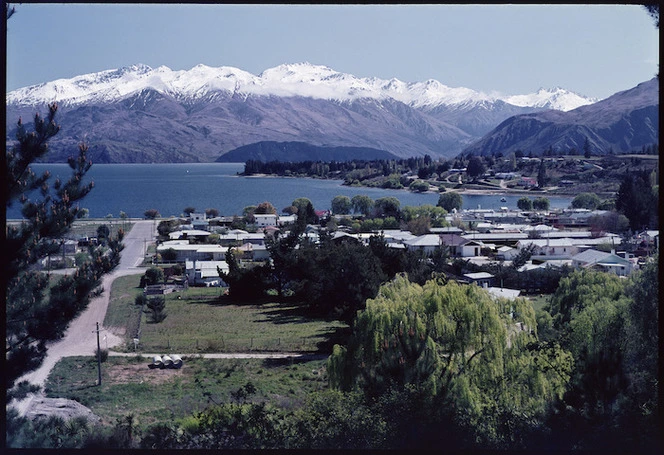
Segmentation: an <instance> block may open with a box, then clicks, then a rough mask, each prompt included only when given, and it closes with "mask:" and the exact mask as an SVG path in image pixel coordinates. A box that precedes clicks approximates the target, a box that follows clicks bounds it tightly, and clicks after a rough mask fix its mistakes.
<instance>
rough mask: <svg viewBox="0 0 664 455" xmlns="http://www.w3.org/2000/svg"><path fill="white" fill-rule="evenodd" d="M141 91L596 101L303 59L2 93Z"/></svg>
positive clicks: (44, 96)
mask: <svg viewBox="0 0 664 455" xmlns="http://www.w3.org/2000/svg"><path fill="white" fill-rule="evenodd" d="M145 89H152V90H156V91H158V92H160V93H164V94H168V95H170V96H172V97H174V98H176V99H179V100H187V99H189V100H192V99H193V100H195V99H198V98H201V97H204V96H206V95H208V94H210V93H214V92H221V91H225V92H231V93H242V94H245V95H258V96H281V97H292V96H302V97H309V98H314V99H325V100H335V101H342V102H343V101H355V100H358V99H375V100H385V99H393V100H396V101H399V102H402V103H404V104H407V105H409V106H410V107H412V108H416V109H423V110H425V111H426V110H431V109H434V108H436V107H438V106H452V107H457V106H476V105H482V106H486V105H489V104H491V103H494V102H496V101H504V102H506V103H508V104H512V105H514V106H519V107H534V108H545V109H557V110H563V111H567V110H571V109H575V108H576V107H579V106H582V105H586V104H591V103H593V102H595V101H597V100H594V99H591V98H586V97H583V96H581V95H578V94H576V93H573V92H570V91H567V90H565V89H562V88H555V89H540V90H538V91H537V92H536V93H533V94H529V95H514V96H506V97H499V96H490V95H487V94H485V93H482V92H477V91H475V90H472V89H469V88H464V87H458V88H453V87H448V86H446V85H444V84H441V83H440V82H438V81H437V80H434V79H429V80H427V81H424V82H402V81H400V80H398V79H395V78H393V79H390V80H383V79H378V78H375V77H372V78H358V77H356V76H353V75H352V74H347V73H340V72H338V71H335V70H333V69H331V68H329V67H327V66H324V65H315V64H311V63H308V62H303V63H292V64H283V65H279V66H276V67H274V68H270V69H266V70H265V71H263V72H262V73H261V74H260V75H258V76H256V75H253V74H251V73H248V72H246V71H243V70H241V69H238V68H233V67H227V66H222V67H219V68H214V67H210V66H207V65H203V64H199V65H196V66H195V67H193V68H191V69H190V70H181V71H173V70H171V69H170V68H168V67H166V66H159V67H158V68H156V69H152V68H151V67H149V66H147V65H143V64H137V65H132V66H127V67H123V68H119V69H115V70H107V71H101V72H98V73H91V74H86V75H82V76H76V77H74V78H71V79H58V80H56V81H52V82H48V83H45V84H40V85H35V86H31V87H25V88H21V89H18V90H14V91H12V92H10V93H8V94H7V104H16V105H34V104H44V103H49V102H53V101H58V102H60V103H63V104H81V103H87V102H113V101H117V100H121V99H124V98H126V97H127V96H130V95H133V94H135V93H140V92H142V91H143V90H145Z"/></svg>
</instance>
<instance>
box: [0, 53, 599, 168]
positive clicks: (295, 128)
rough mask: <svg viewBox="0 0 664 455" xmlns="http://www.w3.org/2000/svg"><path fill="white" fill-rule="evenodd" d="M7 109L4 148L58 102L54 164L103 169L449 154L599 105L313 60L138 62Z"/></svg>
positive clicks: (11, 101) (18, 94) (60, 85)
mask: <svg viewBox="0 0 664 455" xmlns="http://www.w3.org/2000/svg"><path fill="white" fill-rule="evenodd" d="M6 101H7V105H6V118H7V123H6V125H7V142H8V143H9V142H11V141H12V140H13V138H14V137H15V130H16V120H17V119H18V118H19V117H21V118H22V119H23V121H24V123H26V124H27V123H29V119H31V118H32V116H34V114H35V113H36V112H42V113H43V112H44V111H45V109H46V105H47V104H48V103H51V102H54V101H55V102H58V104H59V110H58V117H57V121H58V123H59V124H60V125H61V126H62V128H61V130H60V133H58V135H57V136H56V137H54V138H53V139H52V140H51V142H50V148H51V152H50V153H49V155H48V158H49V160H52V161H64V160H66V158H67V157H68V156H69V155H70V154H71V150H76V146H77V144H78V143H80V142H81V141H85V142H86V143H88V145H89V147H90V154H91V157H92V159H93V160H94V162H97V163H122V162H128V163H146V162H213V161H215V160H217V159H219V158H220V157H221V156H223V155H224V154H226V153H228V152H229V151H231V150H235V149H237V148H239V147H242V146H247V145H250V144H256V143H260V142H280V143H281V142H283V143H287V142H288V143H295V142H299V143H306V144H310V145H312V146H317V147H359V148H367V149H375V150H379V151H386V152H388V153H389V154H391V155H393V156H398V157H403V158H407V157H412V156H423V155H425V154H428V155H430V156H432V157H447V158H449V157H453V156H455V155H457V154H459V153H460V152H462V151H463V150H464V149H465V148H467V147H469V146H470V145H471V144H473V143H475V142H476V141H478V140H479V139H481V138H482V136H484V135H485V134H487V133H488V132H490V131H491V130H492V129H494V128H495V127H496V126H498V125H499V124H500V123H501V122H503V121H505V120H506V119H508V118H510V117H513V116H516V115H522V114H527V113H535V112H541V111H545V110H551V109H554V110H555V112H560V113H563V112H562V111H572V110H574V109H577V108H579V107H580V106H585V105H589V104H592V103H595V102H597V100H595V99H592V98H588V97H584V96H581V95H578V94H575V93H573V92H570V91H567V90H564V89H561V88H555V89H552V90H546V89H540V90H539V91H537V92H536V93H532V94H527V95H510V96H497V95H488V94H486V93H482V92H478V91H475V90H472V89H468V88H462V87H459V88H453V87H448V86H446V85H444V84H442V83H440V82H438V81H435V80H428V81H425V82H402V81H400V80H398V79H390V80H384V79H379V78H375V77H372V78H359V77H356V76H353V75H351V74H345V73H340V72H337V71H334V70H332V69H331V68H328V67H326V66H321V65H312V64H310V63H297V64H284V65H280V66H277V67H275V68H270V69H267V70H265V71H263V72H262V73H261V74H260V75H258V76H256V75H254V74H251V73H249V72H246V71H243V70H241V69H238V68H232V67H220V68H212V67H209V66H205V65H197V66H195V67H194V68H192V69H190V70H182V71H173V70H171V69H169V68H167V67H165V66H160V67H158V68H156V69H153V68H150V67H148V66H146V65H134V66H130V67H124V68H120V69H115V70H108V71H102V72H98V73H92V74H86V75H82V76H77V77H73V78H71V79H59V80H56V81H52V82H47V83H44V84H39V85H35V86H31V87H25V88H21V89H18V90H14V91H11V92H9V93H8V94H7V98H6ZM300 152H301V150H300ZM298 153H299V152H298ZM288 159H289V154H288V151H285V152H284V157H283V160H288Z"/></svg>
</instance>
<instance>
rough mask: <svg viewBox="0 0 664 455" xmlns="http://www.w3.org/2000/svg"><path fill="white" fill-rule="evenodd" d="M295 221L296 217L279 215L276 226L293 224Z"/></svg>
mask: <svg viewBox="0 0 664 455" xmlns="http://www.w3.org/2000/svg"><path fill="white" fill-rule="evenodd" d="M296 221H297V215H281V216H279V218H277V224H278V225H279V226H284V225H286V224H293V223H295V222H296Z"/></svg>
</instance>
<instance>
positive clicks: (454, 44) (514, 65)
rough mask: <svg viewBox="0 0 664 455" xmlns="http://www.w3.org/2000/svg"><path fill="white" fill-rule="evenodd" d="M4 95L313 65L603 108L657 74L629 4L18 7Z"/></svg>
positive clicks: (646, 20)
mask: <svg viewBox="0 0 664 455" xmlns="http://www.w3.org/2000/svg"><path fill="white" fill-rule="evenodd" d="M15 6H16V14H15V15H14V16H13V17H12V18H11V19H9V22H8V24H7V26H8V31H7V90H8V91H10V90H13V89H16V88H20V87H25V86H28V85H33V84H39V83H42V82H48V81H51V80H55V79H59V78H70V77H73V76H76V75H79V74H86V73H91V72H97V71H103V70H107V69H114V68H119V67H122V66H128V65H132V64H136V63H144V64H146V65H149V66H151V67H153V68H156V67H158V66H161V65H165V66H168V67H169V68H171V69H173V70H183V69H190V68H192V67H193V66H195V65H197V64H199V63H203V64H206V65H208V66H213V67H218V66H233V67H237V68H240V69H242V70H245V71H248V72H250V73H253V74H256V75H258V74H260V73H261V72H262V71H263V70H265V69H268V68H271V67H274V66H277V65H280V64H282V63H299V62H310V63H313V64H319V65H325V66H328V67H330V68H332V69H334V70H336V71H340V72H344V73H350V74H353V75H355V76H358V77H371V76H375V77H378V78H381V79H391V78H393V77H394V78H397V79H399V80H401V81H404V82H416V81H425V80H427V79H436V80H438V81H439V82H441V83H442V84H445V85H448V86H450V87H467V88H471V89H474V90H478V91H483V92H485V93H494V92H498V93H501V94H504V95H515V94H525V93H531V92H534V91H536V90H537V89H538V88H540V87H545V88H553V87H556V86H560V87H563V88H566V89H568V90H572V91H575V92H577V93H580V94H583V95H587V96H593V97H597V98H605V97H607V96H610V95H612V94H613V93H615V92H617V91H621V90H626V89H629V88H632V87H634V86H635V85H637V84H638V83H640V82H643V81H646V80H649V79H651V78H652V77H654V76H655V74H656V73H657V72H658V71H659V31H658V30H657V29H656V28H655V26H654V22H653V20H652V18H651V17H650V16H649V15H648V14H647V12H646V11H645V9H644V8H642V7H641V6H638V5H618V4H615V5H611V4H607V5H560V6H559V5H508V4H505V5H415V4H413V5H222V4H198V5H190V4H162V5H159V4H135V5H131V4H100V3H94V4H15Z"/></svg>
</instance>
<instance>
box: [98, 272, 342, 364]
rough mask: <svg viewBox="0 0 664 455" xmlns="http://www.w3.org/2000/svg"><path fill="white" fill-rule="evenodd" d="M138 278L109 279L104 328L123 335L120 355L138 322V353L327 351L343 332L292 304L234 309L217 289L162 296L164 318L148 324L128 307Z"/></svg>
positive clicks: (339, 326) (337, 325) (339, 325)
mask: <svg viewBox="0 0 664 455" xmlns="http://www.w3.org/2000/svg"><path fill="white" fill-rule="evenodd" d="M139 282H140V275H133V276H128V277H121V278H118V279H117V280H115V282H114V283H113V287H112V290H111V300H110V303H109V308H108V312H107V314H106V319H105V320H104V325H106V326H113V327H117V328H119V332H121V333H122V332H124V334H125V339H126V343H125V346H124V348H121V349H123V350H125V351H133V349H134V347H133V344H132V343H131V341H132V338H133V337H134V335H135V333H136V329H137V328H138V318H139V317H140V318H141V322H140V329H141V334H140V337H139V338H140V344H139V350H141V351H142V352H160V353H167V352H173V353H198V352H201V353H202V352H248V351H266V352H282V351H297V352H329V349H330V348H331V346H332V344H333V343H335V342H338V338H337V337H339V336H343V334H344V333H346V331H347V330H348V325H347V324H345V323H342V322H339V321H335V320H331V321H328V320H323V319H311V318H309V317H307V316H305V315H304V314H303V312H302V311H301V308H300V307H298V306H297V305H295V304H292V303H288V304H281V303H275V302H270V301H267V302H266V303H261V304H257V305H237V304H235V303H234V302H233V301H232V300H231V299H229V298H228V297H221V298H220V296H219V294H220V292H221V291H220V289H219V288H189V289H188V290H186V291H182V292H175V293H171V294H168V295H166V296H165V297H166V313H167V315H168V316H167V317H166V319H165V320H164V321H162V322H160V323H157V324H155V323H152V322H151V318H150V315H149V314H146V313H144V314H139V313H140V308H138V307H136V306H135V305H134V299H135V298H136V295H137V294H139V293H140V292H142V291H141V289H140V288H138V287H137V286H138V284H139Z"/></svg>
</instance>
